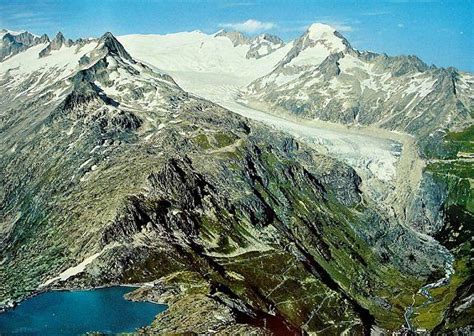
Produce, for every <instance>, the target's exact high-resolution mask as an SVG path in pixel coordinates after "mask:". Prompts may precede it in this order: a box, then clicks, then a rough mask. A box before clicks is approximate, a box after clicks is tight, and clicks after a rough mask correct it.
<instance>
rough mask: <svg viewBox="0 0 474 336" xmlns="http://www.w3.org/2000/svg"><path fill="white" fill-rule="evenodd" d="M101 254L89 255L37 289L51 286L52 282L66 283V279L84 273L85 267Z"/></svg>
mask: <svg viewBox="0 0 474 336" xmlns="http://www.w3.org/2000/svg"><path fill="white" fill-rule="evenodd" d="M101 253H102V252H99V253H96V254H93V255H91V256H90V257H88V258H86V259H85V260H84V261H83V262H81V263H80V264H78V265H76V266H73V267H70V268H68V269H67V270H65V271H64V272H62V273H61V274H59V275H58V276H57V277H54V278H51V279H49V280H47V281H46V282H44V283H42V284H41V285H40V286H39V287H40V288H42V287H46V286H48V285H50V284H52V283H53V282H56V281H66V280H67V279H69V278H70V277H72V276H75V275H77V274H79V273H82V272H84V270H85V269H86V267H87V266H88V265H89V264H90V263H92V262H93V261H94V260H95V259H97V257H99V256H100V255H101Z"/></svg>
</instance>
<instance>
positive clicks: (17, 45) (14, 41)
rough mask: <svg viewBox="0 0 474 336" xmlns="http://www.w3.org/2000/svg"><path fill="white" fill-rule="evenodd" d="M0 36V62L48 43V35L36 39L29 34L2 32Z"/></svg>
mask: <svg viewBox="0 0 474 336" xmlns="http://www.w3.org/2000/svg"><path fill="white" fill-rule="evenodd" d="M0 36H1V42H0V62H1V61H2V60H4V59H6V58H7V57H12V56H14V55H16V54H18V53H20V52H22V51H24V50H26V49H28V48H30V47H32V46H35V45H38V44H43V43H47V42H49V38H48V35H46V34H44V35H42V36H41V37H38V36H35V35H33V34H31V33H29V32H22V33H12V32H9V31H7V30H4V31H3V32H2V33H1V34H0Z"/></svg>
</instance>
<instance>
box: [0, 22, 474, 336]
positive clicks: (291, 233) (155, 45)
mask: <svg viewBox="0 0 474 336" xmlns="http://www.w3.org/2000/svg"><path fill="white" fill-rule="evenodd" d="M0 39H1V42H0V149H1V150H0V172H1V174H0V181H1V185H2V188H1V190H0V204H1V208H0V251H1V252H0V278H1V279H3V281H2V282H1V283H0V305H1V306H2V308H3V309H8V308H9V307H11V306H13V305H15V304H16V303H17V302H20V301H21V300H24V299H25V298H27V297H29V296H30V295H34V294H37V293H40V292H43V291H47V290H51V289H64V288H90V287H96V286H108V285H114V284H139V286H140V288H139V289H137V290H135V291H133V292H132V293H131V294H129V298H130V299H132V300H149V301H156V302H160V303H166V304H168V305H169V308H168V310H167V311H165V312H164V313H162V314H160V315H158V316H157V318H156V319H155V321H153V323H152V324H151V325H150V326H147V327H145V328H144V329H142V330H139V331H137V333H160V334H162V333H187V332H195V333H203V334H257V335H268V334H276V335H278V334H285V335H287V334H295V335H296V334H306V333H308V334H312V333H314V334H361V333H365V334H369V333H376V334H377V333H382V334H383V333H415V332H417V333H425V334H430V333H431V334H443V333H445V334H450V333H459V334H462V333H469V332H472V331H473V324H474V323H473V320H472V316H473V315H474V314H473V305H472V303H473V293H472V260H471V249H472V246H471V244H472V242H471V238H472V227H473V225H472V224H473V223H474V220H473V212H474V201H473V200H474V198H473V193H472V191H473V188H472V184H473V178H474V177H473V169H472V162H473V157H474V149H473V145H472V144H473V140H474V136H473V131H474V127H473V119H472V118H473V114H474V107H473V106H474V104H473V99H474V93H473V90H474V76H473V75H472V74H470V73H467V72H462V71H459V70H457V69H454V68H446V69H445V68H438V67H436V66H429V65H427V64H425V63H424V62H423V61H422V60H420V59H419V58H417V57H416V56H395V57H392V56H387V55H384V54H376V53H372V52H363V51H359V50H356V49H354V48H353V47H351V45H350V43H349V42H348V41H347V40H346V39H345V38H344V37H343V36H342V35H341V34H340V33H339V32H337V31H336V30H334V29H333V28H332V27H330V26H327V25H324V24H319V23H316V24H313V25H311V26H310V27H309V28H308V30H307V31H306V32H305V33H304V34H303V35H302V36H301V37H299V38H298V39H296V40H294V41H290V42H284V41H283V40H281V39H280V38H278V37H276V36H273V35H269V34H262V35H259V36H256V37H248V36H246V35H244V34H241V33H239V32H228V31H220V32H217V33H215V34H205V33H202V32H199V31H194V32H183V33H176V34H168V35H127V36H119V37H117V38H116V37H115V36H114V35H112V34H111V33H105V34H104V35H103V36H102V37H100V38H87V39H78V40H76V41H73V40H70V39H66V38H65V37H64V35H63V34H61V33H58V34H57V35H56V37H55V38H54V39H52V40H51V39H50V38H49V37H48V36H46V35H43V36H41V37H40V36H36V35H34V34H31V33H28V32H11V31H7V30H2V31H1V32H0Z"/></svg>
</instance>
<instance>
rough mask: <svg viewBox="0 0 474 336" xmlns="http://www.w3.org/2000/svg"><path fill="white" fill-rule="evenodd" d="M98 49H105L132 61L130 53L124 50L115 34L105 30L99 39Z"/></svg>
mask: <svg viewBox="0 0 474 336" xmlns="http://www.w3.org/2000/svg"><path fill="white" fill-rule="evenodd" d="M98 48H99V49H101V50H105V51H107V52H108V53H110V54H112V55H117V56H120V57H121V58H123V59H126V60H128V61H131V62H134V61H133V59H132V57H131V56H130V54H129V53H128V52H127V51H126V50H125V48H124V47H123V46H122V44H120V42H119V41H117V39H116V38H115V36H114V35H113V34H112V33H110V32H107V33H105V34H104V35H102V37H101V38H100V40H99V46H98Z"/></svg>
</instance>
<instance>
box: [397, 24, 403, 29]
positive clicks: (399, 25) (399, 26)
mask: <svg viewBox="0 0 474 336" xmlns="http://www.w3.org/2000/svg"><path fill="white" fill-rule="evenodd" d="M397 27H398V28H403V27H405V25H404V24H403V23H399V24H397Z"/></svg>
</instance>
